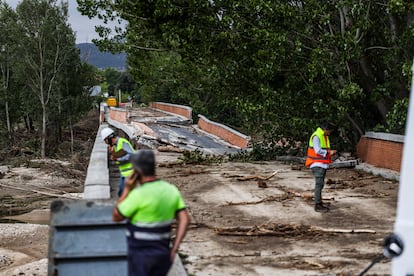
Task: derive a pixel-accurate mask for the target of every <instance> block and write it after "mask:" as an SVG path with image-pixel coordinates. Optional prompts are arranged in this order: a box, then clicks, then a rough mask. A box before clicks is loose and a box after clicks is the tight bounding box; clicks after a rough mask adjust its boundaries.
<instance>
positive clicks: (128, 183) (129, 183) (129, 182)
mask: <svg viewBox="0 0 414 276" xmlns="http://www.w3.org/2000/svg"><path fill="white" fill-rule="evenodd" d="M138 177H139V174H138V172H134V173H133V174H132V175H130V176H129V177H127V179H125V187H124V190H123V191H122V195H121V196H120V197H119V199H118V200H117V202H116V205H115V207H114V209H113V210H112V220H113V221H122V220H124V219H125V217H124V216H123V215H122V214H121V213H119V210H118V205H119V203H121V202H122V201H124V199H125V198H127V196H128V194H129V192H130V191H131V190H132V189H134V188H135V186H136V185H137V183H138Z"/></svg>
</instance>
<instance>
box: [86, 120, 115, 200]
mask: <svg viewBox="0 0 414 276" xmlns="http://www.w3.org/2000/svg"><path fill="white" fill-rule="evenodd" d="M105 127H107V125H105V124H101V125H100V126H99V130H98V134H97V135H96V138H95V143H94V145H93V149H92V153H91V157H90V160H89V165H88V170H87V173H86V178H85V186H84V190H83V198H84V199H109V198H110V186H109V169H108V150H107V146H106V144H105V142H104V141H102V139H101V130H102V129H103V128H105Z"/></svg>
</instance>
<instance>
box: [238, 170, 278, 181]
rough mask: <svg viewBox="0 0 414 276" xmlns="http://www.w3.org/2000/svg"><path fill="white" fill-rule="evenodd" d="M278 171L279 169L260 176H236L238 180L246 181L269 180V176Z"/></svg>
mask: <svg viewBox="0 0 414 276" xmlns="http://www.w3.org/2000/svg"><path fill="white" fill-rule="evenodd" d="M279 172H280V171H274V172H273V173H272V174H271V175H269V176H261V175H250V176H243V177H238V178H237V180H239V181H247V180H269V179H270V178H272V177H273V176H275V175H276V174H277V173H279Z"/></svg>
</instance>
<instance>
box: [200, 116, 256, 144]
mask: <svg viewBox="0 0 414 276" xmlns="http://www.w3.org/2000/svg"><path fill="white" fill-rule="evenodd" d="M198 117H199V118H198V127H199V128H201V129H202V130H204V131H206V132H208V133H211V134H214V135H216V136H218V137H220V138H222V139H223V140H225V141H227V142H229V143H230V144H232V145H235V146H238V147H240V148H246V147H247V145H248V143H249V141H250V137H249V136H246V135H244V134H241V133H239V132H237V131H235V130H233V129H231V128H229V127H227V126H225V125H222V124H218V123H215V122H212V121H210V120H208V119H207V118H206V117H204V116H202V115H198Z"/></svg>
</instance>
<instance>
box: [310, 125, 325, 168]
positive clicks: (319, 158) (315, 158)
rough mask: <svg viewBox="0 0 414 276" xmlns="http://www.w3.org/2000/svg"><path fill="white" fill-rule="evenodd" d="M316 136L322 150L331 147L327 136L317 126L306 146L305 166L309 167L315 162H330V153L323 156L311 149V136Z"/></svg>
mask: <svg viewBox="0 0 414 276" xmlns="http://www.w3.org/2000/svg"><path fill="white" fill-rule="evenodd" d="M315 136H317V137H318V138H319V141H320V145H321V148H322V149H324V150H329V149H330V148H331V145H330V142H329V136H327V135H325V133H324V131H323V129H321V128H320V127H318V129H317V130H316V131H315V132H314V133H313V134H312V135H311V137H310V139H309V147H308V154H307V156H306V162H305V166H307V167H309V166H310V165H312V164H313V163H315V162H319V163H324V164H329V163H332V160H331V155H330V154H327V155H326V156H325V157H323V156H322V155H319V154H317V153H316V152H315V150H314V149H313V137H315Z"/></svg>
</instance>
